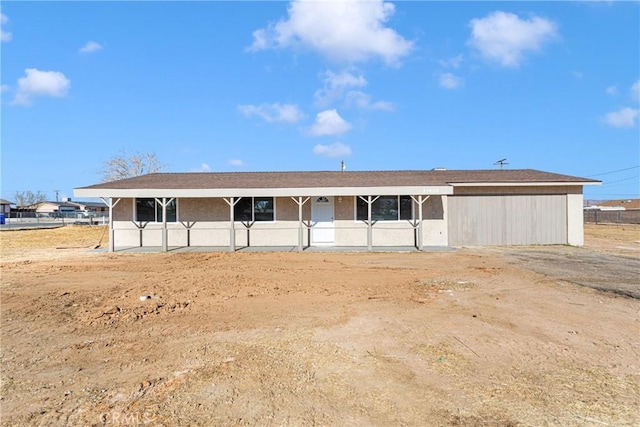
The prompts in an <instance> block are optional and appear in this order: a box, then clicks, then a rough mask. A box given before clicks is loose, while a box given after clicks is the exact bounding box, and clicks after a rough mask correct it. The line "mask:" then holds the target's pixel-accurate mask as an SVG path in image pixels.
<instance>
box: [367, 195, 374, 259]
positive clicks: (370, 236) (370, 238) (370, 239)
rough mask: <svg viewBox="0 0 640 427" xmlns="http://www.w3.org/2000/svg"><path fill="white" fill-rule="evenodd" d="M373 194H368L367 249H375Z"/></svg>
mask: <svg viewBox="0 0 640 427" xmlns="http://www.w3.org/2000/svg"><path fill="white" fill-rule="evenodd" d="M371 204H372V202H371V196H367V250H368V251H372V250H373V224H371Z"/></svg>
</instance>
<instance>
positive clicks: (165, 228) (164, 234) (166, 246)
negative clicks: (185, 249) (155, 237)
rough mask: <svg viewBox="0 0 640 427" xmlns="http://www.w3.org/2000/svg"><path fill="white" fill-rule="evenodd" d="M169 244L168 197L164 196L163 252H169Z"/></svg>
mask: <svg viewBox="0 0 640 427" xmlns="http://www.w3.org/2000/svg"><path fill="white" fill-rule="evenodd" d="M168 249H169V245H168V243H167V198H166V197H163V198H162V252H167V251H168Z"/></svg>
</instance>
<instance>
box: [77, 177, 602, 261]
mask: <svg viewBox="0 0 640 427" xmlns="http://www.w3.org/2000/svg"><path fill="white" fill-rule="evenodd" d="M599 183H600V181H596V180H591V179H585V178H579V177H573V176H568V175H561V174H555V173H549V172H542V171H536V170H441V169H437V170H429V171H424V170H421V171H374V172H346V171H345V172H242V173H156V174H149V175H144V176H139V177H135V178H128V179H123V180H120V181H114V182H107V183H102V184H97V185H92V186H89V187H81V188H76V189H75V190H74V194H75V196H76V197H100V198H102V199H103V200H104V201H105V203H106V204H107V205H108V206H110V209H111V213H112V214H111V215H110V229H111V239H110V242H111V243H110V245H111V246H110V250H114V249H115V248H116V247H118V248H121V247H132V246H157V247H160V248H161V250H165V251H166V250H167V248H168V247H169V246H173V247H176V246H210V247H228V248H229V250H232V251H233V250H235V249H236V247H237V246H291V245H293V246H296V245H297V246H298V249H299V250H303V249H304V248H305V247H310V246H352V247H366V248H368V249H371V248H372V247H373V246H376V247H391V246H415V247H417V248H418V249H422V248H423V247H424V246H464V245H471V246H474V245H530V244H570V245H582V244H583V217H582V204H583V197H582V189H583V186H584V185H593V184H599Z"/></svg>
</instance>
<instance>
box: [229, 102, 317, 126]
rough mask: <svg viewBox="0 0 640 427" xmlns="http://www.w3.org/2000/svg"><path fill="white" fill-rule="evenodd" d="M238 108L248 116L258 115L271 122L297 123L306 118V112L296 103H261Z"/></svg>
mask: <svg viewBox="0 0 640 427" xmlns="http://www.w3.org/2000/svg"><path fill="white" fill-rule="evenodd" d="M238 109H239V110H240V112H241V113H242V114H244V115H245V116H247V117H252V116H258V117H261V118H262V119H264V120H265V121H267V122H269V123H274V122H280V123H296V122H298V121H300V120H302V119H303V118H304V114H303V113H302V111H300V109H299V108H298V106H297V105H294V104H279V103H277V102H276V103H274V104H260V105H240V106H238Z"/></svg>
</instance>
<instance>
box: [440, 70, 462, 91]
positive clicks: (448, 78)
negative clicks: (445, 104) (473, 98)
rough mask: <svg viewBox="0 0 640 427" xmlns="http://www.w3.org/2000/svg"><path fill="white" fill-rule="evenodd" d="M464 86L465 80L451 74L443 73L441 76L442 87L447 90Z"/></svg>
mask: <svg viewBox="0 0 640 427" xmlns="http://www.w3.org/2000/svg"><path fill="white" fill-rule="evenodd" d="M462 85H464V79H463V78H461V77H458V76H455V75H453V74H451V73H443V74H441V75H440V86H441V87H443V88H445V89H458V88H459V87H460V86H462Z"/></svg>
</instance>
